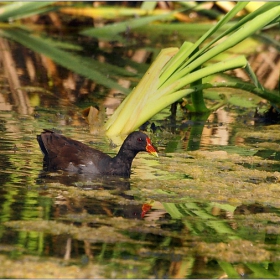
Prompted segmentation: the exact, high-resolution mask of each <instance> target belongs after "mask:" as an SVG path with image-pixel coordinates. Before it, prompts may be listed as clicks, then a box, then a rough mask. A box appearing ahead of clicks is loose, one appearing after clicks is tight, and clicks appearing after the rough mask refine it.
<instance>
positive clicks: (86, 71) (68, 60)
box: [0, 29, 128, 93]
mask: <svg viewBox="0 0 280 280" xmlns="http://www.w3.org/2000/svg"><path fill="white" fill-rule="evenodd" d="M0 36H3V37H7V38H9V39H12V40H14V41H17V42H18V43H20V44H22V45H24V46H26V47H28V48H30V49H32V50H34V51H35V52H39V53H41V54H44V55H46V56H48V57H49V58H51V59H52V60H54V61H55V62H56V63H58V64H60V65H62V66H64V67H65V68H67V69H70V70H72V71H74V72H76V73H78V74H80V75H82V76H84V77H87V78H90V79H92V80H94V81H95V82H97V83H99V84H101V85H104V86H106V87H109V88H115V89H118V90H120V91H121V92H123V93H127V92H128V90H127V89H125V88H123V87H122V86H120V85H119V84H118V83H116V82H115V81H114V80H112V79H110V78H108V77H107V76H106V75H104V74H102V73H101V71H100V67H102V68H103V69H102V68H101V69H102V70H103V71H105V70H111V71H112V68H114V67H113V66H109V65H108V64H107V68H106V64H103V63H102V66H101V65H100V63H99V62H97V61H95V60H92V61H90V62H86V61H85V59H84V58H82V57H79V56H77V55H74V54H72V53H69V52H66V51H63V50H60V49H58V48H56V47H55V46H53V45H52V44H46V42H45V40H44V39H43V38H41V37H36V36H33V35H31V34H28V33H26V32H23V31H21V30H19V29H17V30H2V31H1V33H0ZM94 68H95V69H94ZM115 68H117V67H115ZM120 71H121V70H120Z"/></svg>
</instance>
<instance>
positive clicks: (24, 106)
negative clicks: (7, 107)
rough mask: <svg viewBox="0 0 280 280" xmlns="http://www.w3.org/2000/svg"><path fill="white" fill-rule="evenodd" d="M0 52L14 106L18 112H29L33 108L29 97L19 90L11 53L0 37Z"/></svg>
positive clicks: (19, 85)
mask: <svg viewBox="0 0 280 280" xmlns="http://www.w3.org/2000/svg"><path fill="white" fill-rule="evenodd" d="M0 54H1V57H0V59H1V62H2V64H3V67H4V70H5V74H6V76H7V78H8V82H9V85H10V90H11V93H12V97H13V100H14V103H15V105H16V106H15V107H16V109H17V110H18V112H19V113H20V114H25V115H27V114H31V113H32V111H33V108H32V107H31V106H30V102H29V98H28V96H27V94H26V92H25V91H23V90H21V89H20V88H21V84H20V81H19V78H18V73H17V69H16V67H15V65H16V63H15V61H14V59H13V56H12V54H11V49H10V47H9V44H8V42H7V40H6V39H3V38H0Z"/></svg>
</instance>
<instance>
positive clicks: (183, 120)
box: [0, 79, 280, 278]
mask: <svg viewBox="0 0 280 280" xmlns="http://www.w3.org/2000/svg"><path fill="white" fill-rule="evenodd" d="M5 82H6V81H5V79H3V82H2V83H3V86H2V87H3V88H4V85H6V84H5ZM6 87H7V85H6ZM64 94H65V92H64ZM71 94H72V92H71V91H70V90H69V92H68V97H67V98H65V96H64V97H63V96H62V97H61V96H60V98H58V97H57V96H49V95H47V94H43V93H42V92H41V93H38V92H37V93H32V94H31V93H29V94H28V95H26V96H25V97H26V98H27V100H28V102H27V103H26V104H25V105H26V106H25V105H24V104H22V103H17V102H15V99H13V98H11V96H10V95H9V93H7V92H5V91H2V92H1V93H0V97H1V99H0V101H1V102H0V106H1V107H0V108H1V110H0V130H1V136H0V170H1V172H0V182H1V184H0V221H1V223H0V259H1V268H0V275H1V276H2V277H3V278H5V277H7V278H36V277H39V278H58V277H61V278H222V277H225V276H226V275H227V277H228V278H278V277H279V276H280V275H279V273H280V270H279V267H280V262H279V260H280V251H279V232H280V229H279V221H280V213H279V207H280V203H279V192H280V187H279V186H280V184H279V183H280V173H279V170H280V166H279V151H280V148H279V147H280V146H279V144H280V134H279V126H278V125H273V126H261V125H259V126H256V125H255V124H254V118H253V114H254V110H255V108H254V107H253V106H252V107H250V108H242V107H238V106H237V105H232V104H231V105H229V106H226V107H224V108H222V109H220V110H219V111H218V112H216V113H214V114H211V115H210V117H209V118H208V120H205V121H204V122H198V123H194V122H191V121H189V119H188V118H187V116H185V115H184V114H183V113H179V114H178V116H177V119H176V122H174V121H172V120H170V118H168V117H169V115H170V112H169V111H168V110H165V111H164V112H162V113H161V115H159V116H157V118H155V119H153V120H151V122H150V123H149V125H148V126H147V133H148V134H149V135H150V137H151V139H152V142H153V143H154V144H155V146H157V147H158V150H159V158H154V157H151V156H149V155H148V154H145V153H142V154H139V155H138V156H137V158H136V159H135V160H134V162H133V169H132V176H131V178H130V179H122V178H112V177H98V178H96V177H89V176H84V175H77V174H68V173H64V172H57V173H48V172H44V171H43V168H42V167H43V166H42V159H43V157H42V154H41V152H40V149H39V146H38V144H37V141H36V135H37V134H39V133H40V132H41V131H42V129H43V128H48V129H53V128H54V129H57V130H59V131H60V132H61V133H63V134H65V135H67V136H69V137H72V138H73V139H76V140H80V141H83V142H84V143H86V144H88V145H91V146H93V147H97V148H98V149H100V150H102V151H104V152H106V153H109V154H111V155H114V154H115V153H116V152H117V150H118V146H117V147H116V146H115V145H112V143H111V141H110V139H108V138H107V137H106V136H105V134H104V133H103V132H102V126H103V124H104V121H105V120H106V118H107V116H106V114H104V115H105V116H103V117H102V118H101V119H100V120H98V121H97V122H96V123H95V125H94V127H90V126H89V125H88V124H87V122H86V121H85V119H84V118H83V116H82V113H81V108H84V107H87V105H88V104H92V103H91V102H93V101H94V102H97V103H98V104H99V106H100V108H101V109H100V112H103V113H104V111H102V110H103V109H104V108H103V107H102V106H104V105H103V103H102V102H103V101H104V100H102V98H101V97H94V98H93V99H91V100H86V99H85V98H80V99H79V98H77V100H75V102H69V100H71V97H73V96H72V95H71ZM242 94H243V93H242ZM117 98H119V97H117ZM240 98H244V96H243V95H242V97H240ZM250 98H254V97H252V96H250ZM116 100H117V99H116ZM257 102H258V100H257V101H256V103H257ZM102 108H103V109H102ZM178 111H179V110H178ZM152 123H153V125H152V126H151V124H152ZM196 131H201V133H195V132H196ZM90 132H91V133H90Z"/></svg>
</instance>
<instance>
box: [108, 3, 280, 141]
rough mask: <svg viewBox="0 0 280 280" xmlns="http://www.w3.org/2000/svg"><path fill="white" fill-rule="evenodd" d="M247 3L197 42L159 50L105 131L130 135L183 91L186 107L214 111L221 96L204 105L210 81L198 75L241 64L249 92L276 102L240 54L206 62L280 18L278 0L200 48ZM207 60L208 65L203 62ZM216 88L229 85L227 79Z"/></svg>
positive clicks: (248, 16)
mask: <svg viewBox="0 0 280 280" xmlns="http://www.w3.org/2000/svg"><path fill="white" fill-rule="evenodd" d="M247 4H248V2H240V3H237V4H236V6H235V7H234V9H232V10H231V11H230V12H228V13H227V14H226V15H225V17H224V18H222V19H221V20H220V21H219V22H218V23H217V24H216V25H215V26H213V27H212V28H211V29H210V30H209V31H208V32H206V33H205V34H204V35H203V36H202V37H201V38H200V39H199V40H198V41H197V42H196V43H194V44H193V43H190V42H185V43H183V45H182V46H181V48H180V49H177V48H167V49H163V50H162V51H161V53H160V54H159V55H158V57H157V58H156V60H155V61H154V62H153V64H152V65H151V67H150V68H149V69H148V71H147V72H146V74H145V75H144V77H143V78H142V80H141V81H140V83H139V84H138V85H137V87H136V88H134V89H133V91H132V92H131V93H130V94H129V95H128V96H127V97H126V99H125V100H124V101H123V102H122V104H121V105H120V106H119V108H118V109H117V110H116V111H115V112H114V114H113V115H112V117H111V118H110V119H109V121H108V122H107V123H106V125H105V128H106V130H107V132H106V133H107V135H108V136H114V135H119V134H128V133H130V132H131V131H134V130H135V129H137V128H138V127H139V126H140V125H142V124H143V123H144V122H146V121H147V120H149V119H150V118H151V117H152V116H154V115H155V114H157V113H158V112H160V111H161V110H163V109H164V108H166V107H167V106H169V105H171V104H172V103H174V102H176V101H178V100H179V99H181V98H182V97H185V96H187V95H191V99H192V105H191V106H190V105H189V110H190V111H192V112H195V113H207V112H209V111H212V110H215V109H217V107H219V106H221V105H223V104H224V100H223V101H222V102H221V103H220V104H219V105H218V106H217V105H215V107H212V108H207V107H206V105H205V102H204V98H203V89H204V88H205V87H207V88H209V87H211V84H209V83H208V84H207V85H204V84H203V82H202V79H203V78H205V77H207V76H210V75H213V74H216V73H218V72H224V71H227V70H230V69H235V68H240V67H242V68H245V70H246V71H247V72H248V74H249V75H250V77H251V78H252V80H253V82H254V88H253V90H252V92H253V93H255V94H258V95H260V96H262V97H264V98H266V99H268V100H270V101H272V102H277V103H279V102H280V97H279V96H276V95H271V94H270V93H268V92H266V91H265V90H264V88H263V87H262V86H261V84H260V83H259V82H258V79H257V78H256V76H255V74H254V73H253V71H252V70H251V68H250V65H249V64H248V62H247V60H246V58H245V57H244V56H239V57H235V58H233V59H229V60H225V61H221V62H218V63H213V64H209V61H211V60H212V59H213V58H215V57H216V56H217V55H219V54H221V53H222V52H224V51H226V50H228V49H229V48H232V47H234V46H235V45H237V44H238V43H240V42H241V41H243V40H244V39H246V38H248V37H249V36H251V35H252V34H254V33H255V32H257V31H259V30H261V29H262V28H264V27H265V26H267V25H269V24H272V23H276V22H277V21H279V14H280V6H279V5H278V3H272V2H271V3H266V4H264V5H263V6H261V7H260V8H259V9H257V10H256V11H254V12H252V13H251V14H249V15H247V16H246V17H244V18H243V19H242V20H240V21H239V22H237V23H236V24H235V25H234V26H232V27H230V28H229V29H228V30H226V31H225V32H223V33H222V34H221V35H219V36H217V37H216V38H215V39H214V40H212V41H211V42H210V43H208V44H206V45H205V46H203V47H201V46H202V43H204V42H205V41H206V40H207V39H208V38H209V37H210V36H212V35H213V34H214V32H216V31H217V30H218V29H219V28H221V26H223V25H224V24H225V23H227V22H228V21H229V20H230V19H231V18H232V17H233V16H235V15H236V14H237V13H238V12H239V11H240V10H241V9H243V8H244V7H245V6H246V5H247ZM229 34H230V35H229ZM228 35H229V36H228ZM205 63H208V64H207V66H205ZM203 66H204V67H203ZM220 86H228V85H227V84H226V83H225V84H221V85H220ZM229 86H231V84H229ZM213 87H215V85H213ZM249 88H250V86H246V84H245V89H247V90H248V89H249Z"/></svg>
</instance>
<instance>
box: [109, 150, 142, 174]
mask: <svg viewBox="0 0 280 280" xmlns="http://www.w3.org/2000/svg"><path fill="white" fill-rule="evenodd" d="M137 153H138V152H136V151H131V150H126V149H124V148H123V147H121V149H120V150H119V152H118V154H117V155H116V156H115V157H114V158H112V161H113V162H114V165H115V166H118V170H119V171H120V172H121V173H123V175H124V176H126V177H130V169H131V165H132V161H133V159H134V158H135V156H136V155H137Z"/></svg>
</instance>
